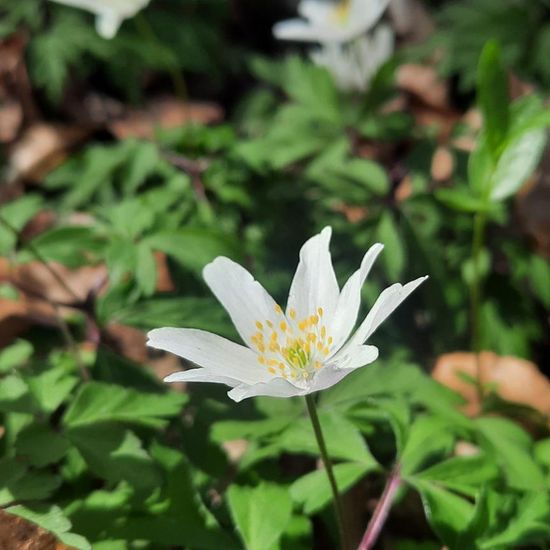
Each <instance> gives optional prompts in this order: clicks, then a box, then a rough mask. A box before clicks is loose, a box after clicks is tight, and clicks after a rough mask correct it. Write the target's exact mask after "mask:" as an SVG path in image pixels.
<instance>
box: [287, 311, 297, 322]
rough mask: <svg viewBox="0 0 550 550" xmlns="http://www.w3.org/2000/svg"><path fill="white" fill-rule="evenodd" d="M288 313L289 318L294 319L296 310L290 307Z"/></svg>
mask: <svg viewBox="0 0 550 550" xmlns="http://www.w3.org/2000/svg"><path fill="white" fill-rule="evenodd" d="M288 314H289V315H290V318H291V319H293V320H294V319H296V310H295V309H294V308H292V309H291V310H290V311H289V312H288Z"/></svg>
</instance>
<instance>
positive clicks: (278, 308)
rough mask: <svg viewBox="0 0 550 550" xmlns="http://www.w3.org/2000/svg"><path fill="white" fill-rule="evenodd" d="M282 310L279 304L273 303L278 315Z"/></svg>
mask: <svg viewBox="0 0 550 550" xmlns="http://www.w3.org/2000/svg"><path fill="white" fill-rule="evenodd" d="M282 312H283V310H282V309H281V306H280V305H279V304H275V313H277V314H278V315H280V314H281V313H282Z"/></svg>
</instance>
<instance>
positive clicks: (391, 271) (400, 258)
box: [376, 212, 405, 280]
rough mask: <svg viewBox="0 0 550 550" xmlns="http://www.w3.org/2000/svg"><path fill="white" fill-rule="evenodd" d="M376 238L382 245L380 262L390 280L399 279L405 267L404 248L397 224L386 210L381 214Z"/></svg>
mask: <svg viewBox="0 0 550 550" xmlns="http://www.w3.org/2000/svg"><path fill="white" fill-rule="evenodd" d="M376 238H377V240H379V241H380V242H381V243H382V244H383V245H384V253H383V254H382V262H383V263H384V265H385V267H386V273H387V274H388V277H389V278H390V279H392V280H395V279H399V277H400V276H401V274H402V272H403V268H404V267H405V249H404V248H403V242H402V239H401V236H400V234H399V230H398V228H397V224H396V222H395V220H394V218H393V217H392V215H391V214H389V213H388V212H386V213H384V214H382V217H381V218H380V221H379V223H378V227H377V229H376Z"/></svg>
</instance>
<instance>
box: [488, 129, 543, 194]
mask: <svg viewBox="0 0 550 550" xmlns="http://www.w3.org/2000/svg"><path fill="white" fill-rule="evenodd" d="M545 144H546V132H545V130H531V131H529V132H525V133H523V134H521V135H519V136H517V137H515V138H514V139H512V140H511V141H510V142H509V143H507V144H506V145H505V148H504V150H503V152H502V154H501V156H500V158H499V160H498V163H497V166H496V168H495V172H494V174H493V178H492V179H493V182H494V183H493V185H492V187H491V200H493V201H495V202H497V201H502V200H504V199H506V198H508V197H510V196H511V195H513V194H514V193H515V192H516V191H517V190H518V189H519V188H520V187H521V186H522V185H523V184H524V183H525V181H526V180H527V178H528V177H529V176H530V175H531V174H532V173H533V171H534V170H535V168H536V167H537V164H538V163H539V161H540V158H541V156H542V152H543V151H544V146H545Z"/></svg>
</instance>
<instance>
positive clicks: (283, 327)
mask: <svg viewBox="0 0 550 550" xmlns="http://www.w3.org/2000/svg"><path fill="white" fill-rule="evenodd" d="M279 327H281V330H282V331H283V332H285V331H286V328H287V326H286V323H285V322H284V321H281V322H280V323H279Z"/></svg>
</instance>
